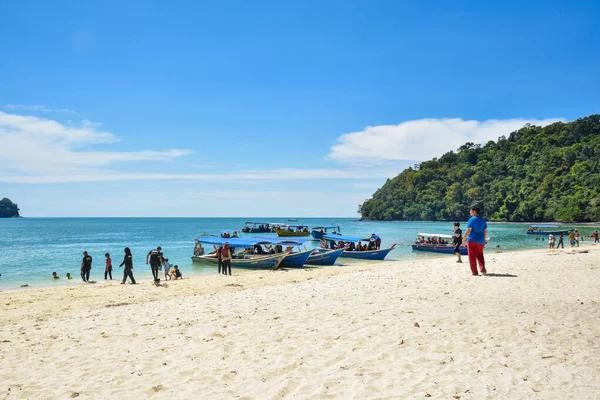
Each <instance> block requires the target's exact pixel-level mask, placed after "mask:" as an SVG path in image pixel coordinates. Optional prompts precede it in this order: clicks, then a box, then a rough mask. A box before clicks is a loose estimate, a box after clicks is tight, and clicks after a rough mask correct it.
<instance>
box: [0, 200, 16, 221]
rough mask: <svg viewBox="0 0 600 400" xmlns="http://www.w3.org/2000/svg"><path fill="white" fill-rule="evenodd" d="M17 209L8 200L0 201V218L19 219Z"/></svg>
mask: <svg viewBox="0 0 600 400" xmlns="http://www.w3.org/2000/svg"><path fill="white" fill-rule="evenodd" d="M19 217H20V215H19V207H18V206H17V205H16V204H15V203H13V202H12V201H10V199H8V198H6V197H5V198H3V199H2V200H0V218H19Z"/></svg>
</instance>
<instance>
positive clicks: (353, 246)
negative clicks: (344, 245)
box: [348, 242, 356, 251]
mask: <svg viewBox="0 0 600 400" xmlns="http://www.w3.org/2000/svg"><path fill="white" fill-rule="evenodd" d="M355 250H356V246H355V245H354V243H353V242H350V244H348V251H355Z"/></svg>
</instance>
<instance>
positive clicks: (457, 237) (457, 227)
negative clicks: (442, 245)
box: [452, 222, 462, 263]
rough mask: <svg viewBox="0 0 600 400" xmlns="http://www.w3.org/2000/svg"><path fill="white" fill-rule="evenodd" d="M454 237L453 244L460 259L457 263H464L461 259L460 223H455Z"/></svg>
mask: <svg viewBox="0 0 600 400" xmlns="http://www.w3.org/2000/svg"><path fill="white" fill-rule="evenodd" d="M452 236H453V238H452V243H453V244H454V254H456V256H457V257H458V261H456V262H457V263H462V260H461V258H460V246H461V244H462V229H460V222H455V223H454V230H453V235H452Z"/></svg>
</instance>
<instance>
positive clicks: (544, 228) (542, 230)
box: [526, 224, 570, 235]
mask: <svg viewBox="0 0 600 400" xmlns="http://www.w3.org/2000/svg"><path fill="white" fill-rule="evenodd" d="M551 228H560V225H554V224H533V225H530V226H529V229H527V232H526V233H527V234H528V235H549V234H551V233H552V234H553V235H560V234H561V233H563V234H565V235H567V234H568V233H569V232H570V230H568V229H558V230H551Z"/></svg>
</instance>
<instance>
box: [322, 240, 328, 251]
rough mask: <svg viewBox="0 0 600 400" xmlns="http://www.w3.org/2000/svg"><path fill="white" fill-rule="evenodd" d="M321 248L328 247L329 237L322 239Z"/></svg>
mask: <svg viewBox="0 0 600 400" xmlns="http://www.w3.org/2000/svg"><path fill="white" fill-rule="evenodd" d="M321 248H322V249H326V248H327V239H321Z"/></svg>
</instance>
